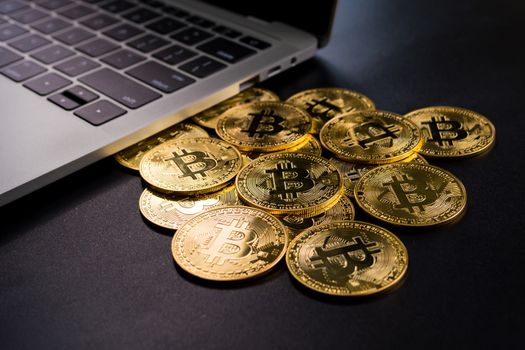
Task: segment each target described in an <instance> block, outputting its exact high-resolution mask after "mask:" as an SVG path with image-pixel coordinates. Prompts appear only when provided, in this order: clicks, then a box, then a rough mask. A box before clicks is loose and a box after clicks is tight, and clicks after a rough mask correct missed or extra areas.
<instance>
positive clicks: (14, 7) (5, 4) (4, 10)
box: [0, 0, 27, 15]
mask: <svg viewBox="0 0 525 350" xmlns="http://www.w3.org/2000/svg"><path fill="white" fill-rule="evenodd" d="M24 7H27V4H26V3H24V2H22V1H16V0H13V1H2V2H0V13H1V14H3V15H7V14H10V13H12V12H16V11H18V10H21V9H23V8H24Z"/></svg>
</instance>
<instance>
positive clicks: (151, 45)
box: [128, 34, 169, 52]
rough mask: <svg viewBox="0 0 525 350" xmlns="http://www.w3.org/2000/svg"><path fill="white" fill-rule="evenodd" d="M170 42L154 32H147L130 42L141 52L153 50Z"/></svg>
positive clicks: (130, 44)
mask: <svg viewBox="0 0 525 350" xmlns="http://www.w3.org/2000/svg"><path fill="white" fill-rule="evenodd" d="M168 44H169V41H167V40H164V39H162V38H160V37H158V36H155V35H152V34H146V35H144V36H141V37H140V38H138V39H135V40H133V41H130V42H129V43H128V45H129V46H131V47H132V48H134V49H137V50H139V51H141V52H151V51H154V50H157V49H160V48H161V47H163V46H165V45H168Z"/></svg>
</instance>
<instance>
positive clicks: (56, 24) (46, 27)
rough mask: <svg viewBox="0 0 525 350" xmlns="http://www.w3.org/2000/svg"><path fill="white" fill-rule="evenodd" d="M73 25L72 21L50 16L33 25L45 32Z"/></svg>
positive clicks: (49, 32) (48, 32) (52, 31)
mask: <svg viewBox="0 0 525 350" xmlns="http://www.w3.org/2000/svg"><path fill="white" fill-rule="evenodd" d="M69 26H71V24H70V23H68V22H66V21H63V20H61V19H59V18H50V19H48V20H46V21H43V22H39V23H37V24H34V25H33V26H32V27H33V28H35V29H36V30H38V31H39V32H41V33H44V34H51V33H54V32H57V31H59V30H61V29H64V28H67V27H69Z"/></svg>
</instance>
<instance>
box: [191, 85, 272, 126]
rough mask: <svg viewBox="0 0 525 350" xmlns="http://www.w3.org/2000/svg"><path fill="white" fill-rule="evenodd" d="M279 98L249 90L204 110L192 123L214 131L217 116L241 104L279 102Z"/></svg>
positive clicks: (263, 92)
mask: <svg viewBox="0 0 525 350" xmlns="http://www.w3.org/2000/svg"><path fill="white" fill-rule="evenodd" d="M279 100H280V99H279V96H277V95H276V94H274V93H273V92H271V91H269V90H266V89H261V88H253V87H252V88H249V89H246V90H244V91H241V92H239V93H238V94H237V95H235V96H233V97H230V98H229V99H227V100H224V101H222V102H220V103H218V104H216V105H215V106H213V107H210V108H208V109H206V110H205V111H203V112H200V113H199V114H197V115H195V116H193V118H192V119H193V121H194V122H195V123H197V124H199V125H200V126H204V127H206V128H209V129H215V127H216V126H217V120H218V119H219V116H220V115H221V114H222V113H224V112H225V111H226V110H228V109H230V108H232V107H236V106H239V105H242V104H246V103H251V102H255V101H279Z"/></svg>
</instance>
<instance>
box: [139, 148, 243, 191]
mask: <svg viewBox="0 0 525 350" xmlns="http://www.w3.org/2000/svg"><path fill="white" fill-rule="evenodd" d="M241 166H242V159H241V154H240V153H239V151H238V150H237V149H236V148H235V147H233V146H232V145H230V144H228V143H226V142H224V141H222V140H219V139H215V138H190V139H186V138H183V139H179V140H175V141H172V142H166V143H163V144H161V145H159V146H157V147H155V148H153V149H152V150H150V151H149V152H148V153H146V154H145V155H144V157H143V158H142V161H141V162H140V175H141V176H142V178H143V179H144V180H145V181H146V182H147V183H149V184H150V185H151V186H153V187H154V188H155V189H157V190H160V191H161V192H167V193H172V192H177V193H183V194H200V193H209V192H214V191H217V190H218V189H219V188H221V187H224V186H225V185H226V184H227V182H228V181H230V180H232V179H233V178H234V177H235V175H236V174H237V173H238V172H239V170H240V168H241Z"/></svg>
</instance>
